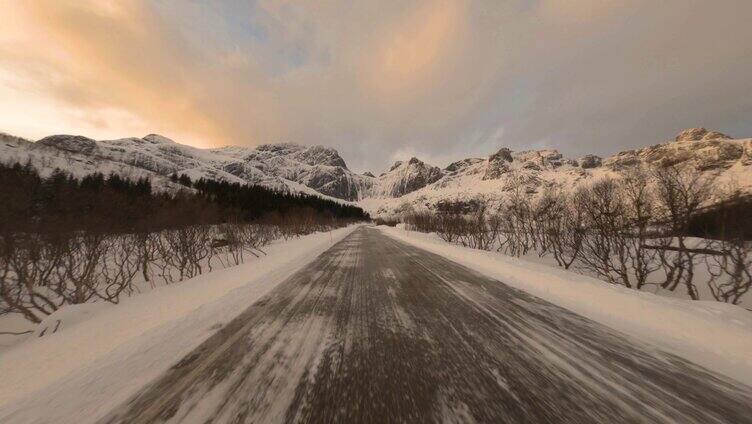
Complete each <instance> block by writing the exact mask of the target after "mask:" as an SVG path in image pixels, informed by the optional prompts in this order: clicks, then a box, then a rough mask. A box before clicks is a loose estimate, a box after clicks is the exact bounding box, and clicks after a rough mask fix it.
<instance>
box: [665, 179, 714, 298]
mask: <svg viewBox="0 0 752 424" xmlns="http://www.w3.org/2000/svg"><path fill="white" fill-rule="evenodd" d="M653 176H654V178H655V181H656V198H657V202H658V211H659V212H660V214H661V216H662V221H663V222H662V224H663V225H664V226H665V227H667V229H666V231H665V232H667V233H668V234H667V235H668V236H669V237H667V238H664V239H663V240H662V241H661V242H660V244H659V245H658V246H657V247H658V249H657V250H658V251H659V253H658V257H659V259H660V261H661V265H662V266H663V268H664V270H665V271H666V280H665V281H664V283H663V284H662V285H661V286H662V287H663V288H665V289H668V290H672V291H673V290H675V289H676V288H677V286H679V285H683V286H684V287H685V288H686V290H687V294H688V295H689V296H690V298H692V299H693V300H698V299H699V293H698V292H697V287H696V286H695V284H694V275H695V258H696V255H697V254H696V252H694V251H693V250H692V248H691V246H688V245H687V239H688V234H689V224H690V220H691V219H692V217H693V216H694V215H695V214H696V213H697V211H698V210H699V209H700V207H701V205H702V204H703V202H705V201H706V200H707V199H708V198H709V195H710V191H711V187H712V185H711V184H712V181H711V180H710V179H708V178H707V177H705V176H704V175H702V174H701V173H699V172H697V171H696V170H693V169H688V168H684V169H681V170H680V169H678V168H676V167H664V168H656V169H655V170H653ZM674 241H675V242H676V246H675V249H672V244H673V242H674Z"/></svg>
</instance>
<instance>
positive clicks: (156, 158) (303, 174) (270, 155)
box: [0, 134, 374, 201]
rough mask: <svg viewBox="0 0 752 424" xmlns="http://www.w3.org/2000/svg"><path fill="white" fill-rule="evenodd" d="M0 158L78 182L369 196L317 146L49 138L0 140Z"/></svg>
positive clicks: (365, 186)
mask: <svg viewBox="0 0 752 424" xmlns="http://www.w3.org/2000/svg"><path fill="white" fill-rule="evenodd" d="M0 158H1V159H2V160H3V161H6V162H8V161H19V162H24V163H25V162H27V161H31V162H32V164H34V165H35V166H36V167H37V168H39V169H40V170H41V171H42V172H45V171H47V172H50V171H51V170H53V169H55V168H61V169H64V170H67V171H69V172H71V173H73V174H74V175H78V176H81V175H86V174H90V173H93V172H103V173H110V172H115V173H118V174H122V175H126V176H129V177H132V178H138V177H141V176H149V177H150V178H152V180H153V181H154V182H155V184H156V185H157V186H158V187H170V184H171V183H169V180H168V178H167V177H168V176H169V175H171V174H173V173H177V174H181V175H182V174H185V175H188V176H189V177H191V178H192V179H198V178H201V177H205V178H211V179H216V180H223V181H230V182H240V183H249V184H257V185H262V186H265V187H269V188H273V189H276V190H282V191H289V190H291V189H292V190H294V191H301V190H299V188H300V187H301V185H302V186H305V187H307V188H310V189H313V190H315V192H317V193H320V194H322V195H325V196H330V197H334V198H338V199H343V200H350V201H352V200H358V199H359V197H360V196H361V195H362V193H366V192H370V190H371V187H372V185H373V181H374V179H373V178H372V177H366V176H362V175H359V174H356V173H354V172H352V171H350V170H349V169H348V168H347V165H346V164H345V161H344V160H343V159H342V158H341V157H340V156H339V154H338V153H337V151H336V150H334V149H330V148H326V147H323V146H300V145H295V144H287V143H283V144H265V145H262V146H258V147H256V148H250V147H237V146H235V147H223V148H218V149H199V148H196V147H191V146H187V145H183V144H179V143H176V142H174V141H172V140H170V139H168V138H166V137H163V136H160V135H156V134H150V135H147V136H146V137H143V138H136V137H132V138H123V139H118V140H100V141H97V140H92V139H90V138H87V137H82V136H72V135H53V136H49V137H45V138H43V139H41V140H38V141H37V142H31V141H28V140H24V139H21V138H18V137H13V136H10V135H7V134H0ZM304 191H307V190H304Z"/></svg>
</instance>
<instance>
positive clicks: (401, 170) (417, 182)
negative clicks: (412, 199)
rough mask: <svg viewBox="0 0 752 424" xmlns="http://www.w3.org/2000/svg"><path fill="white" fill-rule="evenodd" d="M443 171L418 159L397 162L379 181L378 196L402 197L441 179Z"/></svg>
mask: <svg viewBox="0 0 752 424" xmlns="http://www.w3.org/2000/svg"><path fill="white" fill-rule="evenodd" d="M443 176H444V174H443V173H442V172H441V169H439V168H437V167H435V166H431V165H427V164H426V163H424V162H423V161H421V160H419V159H418V158H411V159H410V160H408V161H406V162H402V161H397V162H395V163H394V165H392V167H391V168H389V170H388V171H386V172H384V173H383V174H381V175H379V177H378V179H377V188H376V190H375V194H376V195H383V196H387V197H401V196H404V195H405V194H407V193H411V192H413V191H415V190H419V189H421V188H423V187H425V186H427V185H429V184H431V183H434V182H436V181H438V180H439V179H441V177H443Z"/></svg>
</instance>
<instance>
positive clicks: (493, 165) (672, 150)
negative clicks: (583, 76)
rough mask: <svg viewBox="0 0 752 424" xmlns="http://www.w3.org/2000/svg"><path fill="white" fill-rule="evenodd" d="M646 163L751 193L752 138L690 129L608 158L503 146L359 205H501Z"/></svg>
mask: <svg viewBox="0 0 752 424" xmlns="http://www.w3.org/2000/svg"><path fill="white" fill-rule="evenodd" d="M644 165H653V166H669V165H676V166H679V167H683V166H687V167H693V168H695V169H697V170H699V171H700V172H702V173H704V174H705V175H707V176H708V177H713V178H716V181H717V182H718V185H719V186H723V187H725V186H729V185H732V186H735V187H737V188H738V189H740V190H741V191H742V192H743V193H748V194H752V139H737V140H735V139H732V138H731V137H729V136H727V135H725V134H722V133H720V132H716V131H708V130H707V129H704V128H692V129H688V130H685V131H682V132H681V133H679V135H677V137H676V138H675V139H674V140H671V141H667V142H665V143H662V144H657V145H653V146H649V147H645V148H641V149H635V150H627V151H623V152H619V153H617V154H615V155H613V156H610V157H607V158H601V157H599V156H595V155H585V156H583V157H580V158H566V157H564V156H563V155H562V154H561V153H559V151H557V150H554V149H546V150H526V151H519V152H514V151H512V150H510V149H508V148H506V147H504V148H501V149H499V150H498V151H497V152H495V153H494V154H492V155H490V156H488V157H485V158H468V159H463V160H460V161H457V162H454V163H452V164H450V165H449V166H447V167H446V168H444V169H441V170H439V171H438V173H440V174H441V177H440V178H438V179H436V180H435V181H433V182H429V183H427V184H424V185H423V186H422V187H419V188H417V189H416V188H415V187H417V186H419V185H420V184H419V183H420V182H422V181H425V180H424V179H423V177H420V178H415V179H413V180H412V185H411V188H414V189H413V190H410V191H409V192H407V193H406V194H402V195H399V196H393V195H392V196H390V194H391V193H390V192H389V191H388V190H386V191H385V192H384V190H382V195H381V196H380V197H371V198H365V199H363V200H361V202H360V204H361V206H363V207H364V208H365V209H366V210H367V211H368V212H369V213H371V215H372V216H377V215H388V214H393V213H399V212H401V211H402V210H405V208H413V209H419V208H428V209H433V210H439V211H440V210H443V209H448V208H452V209H457V208H459V209H460V210H466V211H471V210H474V209H476V208H477V207H478V206H479V205H480V204H491V205H494V204H499V203H500V202H502V201H503V200H504V199H505V198H507V197H508V196H510V195H511V194H512V193H515V192H518V193H519V192H521V193H523V194H525V195H528V196H536V195H538V194H540V193H542V192H543V191H544V190H546V189H554V188H559V189H562V190H573V189H575V188H577V187H579V186H580V185H582V184H586V183H588V182H590V181H593V180H595V179H598V178H601V177H605V176H610V177H617V178H618V177H619V176H620V175H622V174H623V173H625V172H628V171H629V170H630V169H632V168H635V167H639V166H644ZM393 169H394V167H393ZM390 172H391V171H390ZM380 178H381V177H380ZM710 200H721V199H710Z"/></svg>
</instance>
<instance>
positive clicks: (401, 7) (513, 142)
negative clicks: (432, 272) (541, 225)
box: [0, 0, 752, 172]
mask: <svg viewBox="0 0 752 424" xmlns="http://www.w3.org/2000/svg"><path fill="white" fill-rule="evenodd" d="M751 18H752V1H749V0H715V1H709V0H661V1H656V0H620V1H617V0H489V1H470V0H433V1H422V0H419V1H390V0H373V1H370V0H359V1H352V0H318V1H308V0H257V1H229V0H227V1H219V0H217V1H210V2H208V1H191V0H159V1H157V0H153V1H147V0H122V1H108V0H49V1H47V0H0V22H2V24H1V25H0V131H2V132H7V133H10V134H14V135H18V136H23V137H27V138H30V139H38V138H41V137H43V136H46V135H50V134H60V133H67V134H81V135H86V136H89V137H92V138H97V139H112V138H121V137H129V136H144V135H146V134H149V133H159V134H162V135H165V136H167V137H170V138H172V139H174V140H175V141H178V142H181V143H185V144H191V145H195V146H199V147H215V146H223V145H244V146H254V145H258V144H263V143H272V142H294V143H299V144H306V145H312V144H323V145H326V146H330V147H334V148H336V149H337V150H338V151H339V152H340V154H341V155H342V156H343V158H344V159H345V160H346V161H347V163H348V165H349V167H350V168H351V169H354V170H356V171H365V170H371V171H374V172H379V171H381V170H383V169H384V168H387V167H388V166H389V164H391V163H392V162H393V161H395V160H400V159H408V158H409V157H411V156H417V157H419V158H421V159H423V160H425V161H427V162H429V163H434V164H436V165H446V164H448V163H449V162H451V161H453V160H458V159H462V158H465V157H470V156H484V155H488V154H490V153H492V152H495V151H497V150H498V149H499V148H501V147H510V148H512V149H513V150H524V149H540V148H556V149H559V150H560V151H561V152H562V153H564V154H565V155H567V156H570V157H577V156H580V155H583V154H587V153H595V154H600V155H609V154H613V153H615V152H618V151H621V150H626V149H630V148H635V147H641V146H646V145H650V144H656V143H658V142H662V141H665V140H668V139H671V138H672V137H673V136H674V135H675V134H676V133H677V132H678V131H679V130H681V129H684V128H688V127H695V126H705V127H707V128H709V129H714V130H720V131H722V132H725V133H728V134H730V135H732V136H736V137H752V42H750V40H752V25H750V19H751Z"/></svg>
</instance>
